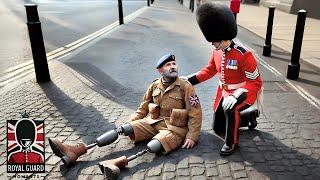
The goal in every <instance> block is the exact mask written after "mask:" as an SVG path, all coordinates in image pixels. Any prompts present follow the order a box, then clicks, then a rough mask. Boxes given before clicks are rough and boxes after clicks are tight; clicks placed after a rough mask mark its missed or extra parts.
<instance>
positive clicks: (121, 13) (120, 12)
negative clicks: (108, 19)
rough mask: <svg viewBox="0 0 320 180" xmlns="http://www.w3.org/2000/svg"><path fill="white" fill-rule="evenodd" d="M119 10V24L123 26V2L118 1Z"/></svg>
mask: <svg viewBox="0 0 320 180" xmlns="http://www.w3.org/2000/svg"><path fill="white" fill-rule="evenodd" d="M148 2H149V0H148ZM118 9H119V24H120V25H121V24H123V11H122V0H118Z"/></svg>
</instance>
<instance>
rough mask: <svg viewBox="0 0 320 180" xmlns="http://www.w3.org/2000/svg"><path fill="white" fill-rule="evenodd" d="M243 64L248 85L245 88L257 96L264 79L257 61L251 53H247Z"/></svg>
mask: <svg viewBox="0 0 320 180" xmlns="http://www.w3.org/2000/svg"><path fill="white" fill-rule="evenodd" d="M242 62H243V65H242V70H243V73H244V75H245V80H246V85H245V86H244V87H243V88H245V89H247V90H248V91H249V93H253V94H255V95H256V94H257V93H258V91H259V90H260V89H261V86H262V78H261V75H260V72H259V69H258V66H257V62H256V59H255V57H254V56H253V54H252V53H251V52H246V53H245V54H244V61H242Z"/></svg>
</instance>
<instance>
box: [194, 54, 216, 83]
mask: <svg viewBox="0 0 320 180" xmlns="http://www.w3.org/2000/svg"><path fill="white" fill-rule="evenodd" d="M216 73H217V69H216V64H215V62H214V53H212V55H211V58H210V59H209V63H208V65H207V66H206V67H204V68H202V69H201V70H200V71H198V72H197V79H198V81H199V82H203V81H206V80H208V79H210V78H212V77H213V76H214V75H215V74H216Z"/></svg>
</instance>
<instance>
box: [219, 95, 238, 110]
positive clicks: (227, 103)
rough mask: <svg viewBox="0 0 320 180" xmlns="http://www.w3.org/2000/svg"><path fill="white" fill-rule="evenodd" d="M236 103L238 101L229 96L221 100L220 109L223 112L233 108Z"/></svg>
mask: <svg viewBox="0 0 320 180" xmlns="http://www.w3.org/2000/svg"><path fill="white" fill-rule="evenodd" d="M237 101H238V100H237V99H236V98H235V97H234V96H233V95H230V96H228V97H227V98H225V99H223V101H222V107H223V109H224V110H225V111H226V110H228V109H232V108H233V106H234V105H235V104H236V103H237Z"/></svg>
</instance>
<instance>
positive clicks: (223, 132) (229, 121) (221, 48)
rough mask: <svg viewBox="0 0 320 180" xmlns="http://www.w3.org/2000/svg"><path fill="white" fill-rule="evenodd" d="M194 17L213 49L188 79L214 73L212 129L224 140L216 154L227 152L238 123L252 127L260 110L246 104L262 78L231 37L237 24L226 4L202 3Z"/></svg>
mask: <svg viewBox="0 0 320 180" xmlns="http://www.w3.org/2000/svg"><path fill="white" fill-rule="evenodd" d="M196 17H197V22H198V25H199V27H200V29H201V31H202V33H203V35H204V36H205V38H206V40H207V41H208V42H210V43H212V45H213V46H214V49H213V52H212V55H211V58H210V59H209V63H208V65H207V66H205V67H204V68H202V69H201V70H200V71H198V72H197V73H195V74H192V75H189V76H188V80H189V82H191V84H193V85H195V84H198V83H201V82H204V81H206V80H208V79H210V78H212V77H213V76H214V75H216V74H217V75H218V77H219V87H218V90H217V94H216V99H215V101H214V106H213V111H214V123H213V129H214V131H215V133H216V134H217V135H219V136H220V137H222V138H223V139H224V140H225V144H224V145H223V147H222V148H221V150H220V154H221V155H230V154H232V153H233V152H234V151H235V150H236V148H237V147H238V138H239V132H238V131H239V127H245V126H247V127H249V128H250V129H253V128H255V127H256V126H257V121H256V117H258V116H259V113H260V111H259V110H258V109H252V110H250V109H251V108H250V109H247V108H249V107H250V106H252V105H253V104H254V103H255V102H256V101H257V100H258V97H259V94H260V92H261V89H262V79H261V75H260V73H259V69H258V67H257V63H256V59H255V57H254V56H253V54H252V53H251V52H250V51H248V50H247V49H246V48H244V47H243V46H242V45H240V44H238V43H236V42H235V41H234V40H233V39H234V38H235V37H236V35H237V24H236V21H235V18H234V16H233V14H232V12H231V11H230V9H229V8H228V7H227V6H225V5H223V4H219V3H214V2H210V3H205V4H202V5H201V6H200V7H199V8H198V10H197V13H196ZM246 109H247V110H246ZM244 110H246V111H244ZM242 111H243V112H242Z"/></svg>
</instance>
